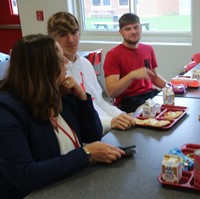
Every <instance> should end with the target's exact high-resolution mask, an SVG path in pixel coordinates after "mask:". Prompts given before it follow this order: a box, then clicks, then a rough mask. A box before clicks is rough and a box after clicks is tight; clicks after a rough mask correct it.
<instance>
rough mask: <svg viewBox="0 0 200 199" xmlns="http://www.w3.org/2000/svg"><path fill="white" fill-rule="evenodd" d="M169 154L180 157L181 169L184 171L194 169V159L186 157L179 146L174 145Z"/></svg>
mask: <svg viewBox="0 0 200 199" xmlns="http://www.w3.org/2000/svg"><path fill="white" fill-rule="evenodd" d="M169 154H172V155H178V156H179V157H180V158H181V162H182V169H183V170H184V171H191V170H193V169H194V161H193V160H192V159H191V158H189V157H187V156H186V155H185V154H184V153H183V152H182V151H181V150H180V149H179V148H177V147H174V148H172V149H170V150H169Z"/></svg>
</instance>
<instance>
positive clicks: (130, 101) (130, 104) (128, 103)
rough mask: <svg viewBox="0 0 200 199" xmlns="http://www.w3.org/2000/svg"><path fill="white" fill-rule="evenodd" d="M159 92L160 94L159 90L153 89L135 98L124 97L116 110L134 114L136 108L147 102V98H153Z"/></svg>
mask: <svg viewBox="0 0 200 199" xmlns="http://www.w3.org/2000/svg"><path fill="white" fill-rule="evenodd" d="M159 92H160V91H159V90H157V89H154V90H152V91H150V92H148V93H144V94H140V95H136V96H129V97H124V98H123V99H122V101H121V102H120V104H119V105H118V108H119V109H121V110H122V111H125V112H126V113H131V112H135V110H136V109H137V108H138V106H140V105H142V104H144V103H145V102H146V100H148V99H149V98H153V97H154V96H155V95H157V94H158V93H159Z"/></svg>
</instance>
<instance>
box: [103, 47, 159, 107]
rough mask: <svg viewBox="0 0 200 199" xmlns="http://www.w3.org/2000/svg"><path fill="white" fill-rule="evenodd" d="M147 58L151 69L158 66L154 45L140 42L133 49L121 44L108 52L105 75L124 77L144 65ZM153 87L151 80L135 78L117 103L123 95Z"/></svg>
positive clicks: (120, 98) (118, 98) (119, 98)
mask: <svg viewBox="0 0 200 199" xmlns="http://www.w3.org/2000/svg"><path fill="white" fill-rule="evenodd" d="M146 59H147V60H149V61H150V69H152V68H156V67H157V66H158V64H157V61H156V57H155V53H154V50H153V48H152V46H150V45H146V44H142V43H139V45H138V48H137V49H131V48H127V47H126V46H124V45H123V44H120V45H118V46H116V47H114V48H113V49H111V50H110V51H109V52H108V53H107V54H106V57H105V61H104V75H105V77H107V76H109V75H118V74H119V75H120V78H122V77H124V76H125V75H127V74H128V73H129V72H131V71H133V70H136V69H138V68H141V67H144V60H146ZM152 88H153V84H152V82H151V80H145V79H138V80H133V81H132V83H131V84H130V86H129V87H128V88H127V90H126V91H124V92H123V93H122V94H121V95H119V96H117V97H116V99H115V105H118V104H119V103H120V101H121V100H122V98H123V97H126V96H135V95H138V94H142V93H146V92H148V91H150V90H151V89H152Z"/></svg>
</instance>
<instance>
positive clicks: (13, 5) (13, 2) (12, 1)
mask: <svg viewBox="0 0 200 199" xmlns="http://www.w3.org/2000/svg"><path fill="white" fill-rule="evenodd" d="M9 6H10V13H11V15H19V12H18V6H17V0H9Z"/></svg>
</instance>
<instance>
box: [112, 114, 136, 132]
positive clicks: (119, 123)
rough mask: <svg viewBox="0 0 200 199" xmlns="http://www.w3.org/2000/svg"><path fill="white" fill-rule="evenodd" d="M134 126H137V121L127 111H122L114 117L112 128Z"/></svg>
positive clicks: (123, 128)
mask: <svg viewBox="0 0 200 199" xmlns="http://www.w3.org/2000/svg"><path fill="white" fill-rule="evenodd" d="M132 126H135V122H134V120H133V118H132V117H131V116H130V115H128V114H126V113H122V114H120V115H118V116H117V117H114V118H113V119H112V121H111V128H112V129H120V130H127V129H129V128H131V127H132Z"/></svg>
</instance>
